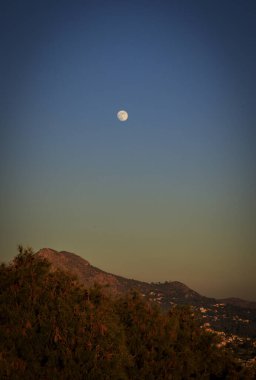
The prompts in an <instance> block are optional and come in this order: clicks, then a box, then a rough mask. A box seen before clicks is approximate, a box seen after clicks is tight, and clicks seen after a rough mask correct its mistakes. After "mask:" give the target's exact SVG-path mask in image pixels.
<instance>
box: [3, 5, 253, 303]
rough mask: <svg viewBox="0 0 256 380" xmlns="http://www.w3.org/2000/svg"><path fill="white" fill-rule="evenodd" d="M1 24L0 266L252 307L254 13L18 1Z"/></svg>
mask: <svg viewBox="0 0 256 380" xmlns="http://www.w3.org/2000/svg"><path fill="white" fill-rule="evenodd" d="M0 17H1V23H0V25H1V26H0V28H1V42H2V44H1V46H2V47H1V53H2V54H1V55H2V58H1V62H0V67H1V73H2V80H1V82H2V85H1V90H2V91H1V98H2V100H1V105H0V107H1V113H0V133H1V139H0V147H1V160H0V173H1V187H0V198H1V218H0V227H1V243H0V244H1V261H9V260H11V259H12V258H13V257H14V256H15V255H16V253H17V250H16V247H17V245H18V244H23V245H24V246H26V245H29V246H32V247H33V249H34V250H35V251H37V250H39V249H40V248H43V247H49V248H52V249H55V250H58V251H61V250H66V251H70V252H74V253H76V254H78V255H80V256H81V257H83V258H84V259H86V260H88V261H89V262H90V263H91V264H92V265H94V266H96V267H99V268H100V269H102V270H105V271H108V272H111V273H114V274H117V275H121V276H125V277H128V278H134V279H138V280H142V281H148V282H153V281H160V282H162V281H168V280H171V281H175V280H177V281H181V282H183V283H185V284H186V285H187V286H189V287H190V288H192V289H194V290H196V291H198V292H199V293H200V294H202V295H205V296H212V297H216V298H225V297H240V298H244V299H248V300H254V301H256V290H255V289H256V281H255V272H256V240H255V230H256V149H255V143H256V131H255V120H256V104H255V103H256V102H255V100H256V89H255V84H256V70H255V67H256V49H255V41H256V23H255V19H256V3H255V2H254V1H251V0H250V1H247V0H246V1H242V0H239V1H238V0H233V1H231V0H227V1H225V2H223V1H214V2H211V3H210V2H207V3H206V2H205V1H201V0H195V1H194V2H191V1H188V0H184V1H178V0H177V1H164V0H163V1H161V2H155V1H153V0H152V1H143V0H136V1H135V0H129V1H128V0H127V1H125V0H118V1H117V0H110V1H108V2H106V1H105V2H104V1H101V0H99V1H97V0H93V1H92V0H88V1H83V2H80V1H78V2H71V1H69V0H67V1H63V2H61V5H58V4H57V3H56V2H52V1H43V2H36V3H35V2H32V1H26V0H25V1H23V2H22V3H21V2H18V1H12V2H8V3H7V2H6V3H5V4H1V12H0ZM122 109H124V110H126V111H127V112H128V114H129V118H128V120H127V121H126V122H120V121H119V120H118V119H117V116H116V115H117V112H118V111H119V110H122Z"/></svg>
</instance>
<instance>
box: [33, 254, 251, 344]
mask: <svg viewBox="0 0 256 380" xmlns="http://www.w3.org/2000/svg"><path fill="white" fill-rule="evenodd" d="M36 254H37V255H39V256H40V257H43V258H45V259H47V260H48V261H49V262H50V263H51V265H52V269H53V270H56V269H58V268H59V269H61V270H64V271H66V272H68V273H71V274H73V275H75V276H77V278H78V280H79V281H80V282H81V283H82V284H83V285H84V286H85V287H90V286H92V285H94V284H95V283H98V284H100V285H101V286H102V287H103V288H104V289H105V291H107V292H110V293H111V294H114V295H123V294H125V293H127V292H128V291H129V290H131V289H134V290H135V289H136V290H138V291H140V292H141V293H142V295H143V296H144V297H145V299H148V300H150V301H152V302H154V303H157V304H158V305H159V306H160V307H161V308H162V309H163V310H169V309H170V308H171V307H173V306H175V305H191V306H193V307H194V308H195V310H198V311H200V312H201V313H202V323H203V324H204V325H206V326H208V327H209V328H213V329H214V330H218V331H223V332H225V333H227V334H233V335H234V336H235V335H239V336H243V337H245V338H246V337H250V338H253V339H255V338H256V309H255V305H256V303H255V302H248V301H244V300H240V299H237V298H228V299H225V300H217V299H215V298H210V297H205V296H202V295H201V294H199V293H197V292H195V291H194V290H192V289H190V288H189V287H188V286H186V285H185V284H183V283H181V282H179V281H166V282H163V283H161V282H157V283H147V282H143V281H138V280H133V279H128V278H125V277H121V276H118V275H115V274H111V273H107V272H105V271H103V270H101V269H99V268H96V267H94V266H93V265H91V264H90V263H89V262H88V261H87V260H85V259H83V258H81V257H80V256H78V255H76V254H74V253H70V252H66V251H61V252H57V251H56V250H53V249H50V248H43V249H40V250H39V251H38V252H37V253H36Z"/></svg>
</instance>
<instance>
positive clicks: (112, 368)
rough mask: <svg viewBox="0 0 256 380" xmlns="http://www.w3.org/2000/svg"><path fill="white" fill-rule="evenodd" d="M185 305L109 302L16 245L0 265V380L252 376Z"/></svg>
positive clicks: (133, 298)
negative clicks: (10, 258) (16, 251)
mask: <svg viewBox="0 0 256 380" xmlns="http://www.w3.org/2000/svg"><path fill="white" fill-rule="evenodd" d="M216 343H217V338H216V337H215V336H214V335H213V334H210V333H207V332H205V331H203V330H202V329H201V328H200V327H199V323H198V319H197V318H196V316H194V315H193V313H192V311H191V310H190V308H184V307H183V308H178V307H176V308H174V309H172V310H171V311H170V312H169V314H163V313H161V311H160V310H159V309H158V308H157V307H156V306H154V305H152V304H149V303H146V302H145V301H144V300H143V297H142V296H141V295H140V294H138V293H136V292H132V293H129V294H127V295H126V296H125V297H122V298H119V299H111V298H110V297H109V296H107V295H106V294H104V292H102V291H101V289H100V288H99V287H97V286H96V285H95V286H94V287H93V288H91V289H89V290H87V289H85V288H84V287H82V286H81V285H80V284H79V283H78V282H77V281H76V279H75V278H74V277H72V276H70V275H68V274H66V273H63V272H61V271H54V272H53V271H51V270H50V264H49V263H48V262H47V261H46V260H43V259H41V258H40V257H38V256H36V255H34V254H33V252H32V250H30V249H26V250H24V249H23V248H22V247H19V254H18V255H17V256H16V258H15V259H14V261H13V262H12V263H11V264H9V265H5V264H2V265H1V268H0V378H1V379H11V380H16V379H17V380H18V379H25V380H26V379H28V380H29V379H31V380H32V379H33V380H34V379H38V380H39V379H44V380H48V379H49V380H54V379H56V380H57V379H61V380H62V379H63V380H65V379H72V378H73V379H77V380H79V379H86V380H87V379H88V380H90V379H91V380H101V379H102V380H104V379H106V380H107V379H111V380H122V379H131V380H136V379H138V380H143V379H147V380H154V379H157V380H165V379H166V380H167V379H173V380H179V379H232V380H235V379H252V378H253V377H252V375H250V374H249V372H248V370H247V369H246V368H243V367H242V365H240V364H239V363H237V362H236V361H235V359H233V358H232V357H230V355H228V354H227V353H226V352H225V351H224V350H223V349H219V348H217V346H216Z"/></svg>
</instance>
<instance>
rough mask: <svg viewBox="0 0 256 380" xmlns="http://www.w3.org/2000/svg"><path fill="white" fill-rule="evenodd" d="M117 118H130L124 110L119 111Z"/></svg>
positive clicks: (122, 119) (123, 119)
mask: <svg viewBox="0 0 256 380" xmlns="http://www.w3.org/2000/svg"><path fill="white" fill-rule="evenodd" d="M117 118H118V119H119V120H120V121H126V120H127V119H128V113H127V112H126V111H124V110H122V111H118V112H117Z"/></svg>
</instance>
